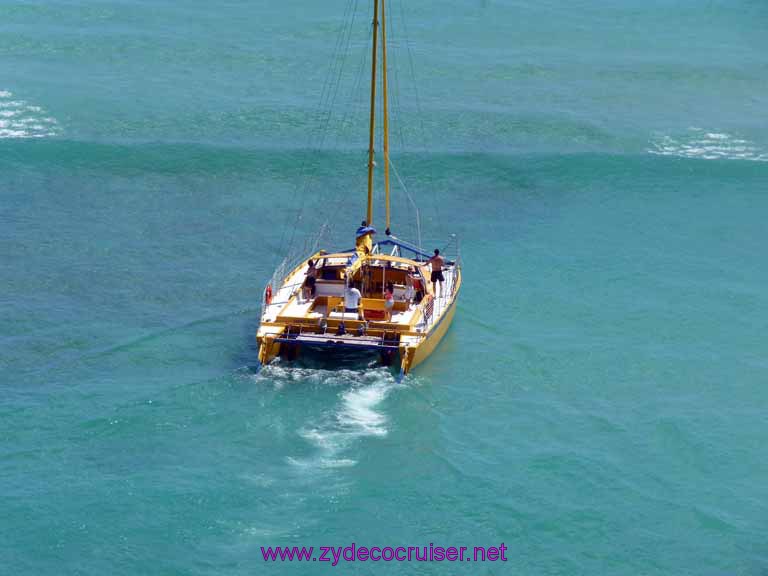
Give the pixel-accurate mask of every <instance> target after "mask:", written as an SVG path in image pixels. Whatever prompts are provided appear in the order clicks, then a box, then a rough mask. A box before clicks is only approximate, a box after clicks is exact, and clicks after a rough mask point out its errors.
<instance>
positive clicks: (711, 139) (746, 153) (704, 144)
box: [647, 128, 768, 162]
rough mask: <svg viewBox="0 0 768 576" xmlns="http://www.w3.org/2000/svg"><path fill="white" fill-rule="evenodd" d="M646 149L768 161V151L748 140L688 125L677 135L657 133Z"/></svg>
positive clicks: (705, 157) (684, 155)
mask: <svg viewBox="0 0 768 576" xmlns="http://www.w3.org/2000/svg"><path fill="white" fill-rule="evenodd" d="M647 151H648V152H649V153H650V154H657V155H660V156H677V157H680V158H700V159H703V160H751V161H757V162H764V161H766V160H768V153H766V152H764V151H762V150H760V149H759V148H758V147H757V146H756V145H755V144H754V143H752V142H750V141H749V140H746V139H744V138H740V137H737V136H733V135H731V134H727V133H725V132H705V131H704V130H702V129H701V128H690V129H689V131H688V133H687V134H683V135H682V136H678V137H672V136H669V135H659V136H657V137H656V138H655V139H654V140H653V141H652V142H651V148H649V149H648V150H647Z"/></svg>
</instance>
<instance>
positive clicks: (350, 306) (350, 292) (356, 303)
mask: <svg viewBox="0 0 768 576" xmlns="http://www.w3.org/2000/svg"><path fill="white" fill-rule="evenodd" d="M362 299H363V295H362V294H360V290H358V289H357V288H355V287H354V286H352V285H351V284H350V285H348V286H347V287H346V288H345V289H344V314H356V315H357V318H358V319H359V320H362V319H363V315H362V314H361V312H360V302H361V301H362Z"/></svg>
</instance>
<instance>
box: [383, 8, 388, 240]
mask: <svg viewBox="0 0 768 576" xmlns="http://www.w3.org/2000/svg"><path fill="white" fill-rule="evenodd" d="M384 5H385V0H381V69H382V72H381V79H382V92H383V94H382V97H383V99H384V106H383V108H384V198H385V200H384V203H385V207H386V220H387V222H386V224H387V235H389V114H388V113H387V15H386V12H385V7H384Z"/></svg>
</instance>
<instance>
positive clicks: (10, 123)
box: [0, 90, 61, 139]
mask: <svg viewBox="0 0 768 576" xmlns="http://www.w3.org/2000/svg"><path fill="white" fill-rule="evenodd" d="M60 132H61V130H60V128H59V123H58V122H57V121H56V119H55V118H51V117H50V116H48V114H46V112H45V111H44V110H43V109H42V108H40V106H32V105H30V104H28V103H27V102H26V101H25V100H14V99H13V94H11V93H10V92H8V91H5V90H0V139H3V138H45V137H48V136H56V135H58V134H59V133H60Z"/></svg>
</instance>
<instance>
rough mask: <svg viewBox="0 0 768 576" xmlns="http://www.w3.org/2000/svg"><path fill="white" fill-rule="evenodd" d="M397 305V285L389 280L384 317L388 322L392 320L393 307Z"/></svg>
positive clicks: (385, 292) (385, 294)
mask: <svg viewBox="0 0 768 576" xmlns="http://www.w3.org/2000/svg"><path fill="white" fill-rule="evenodd" d="M394 307H395V285H394V284H393V283H392V282H387V289H386V290H384V314H385V316H384V318H385V319H386V321H387V322H392V309H393V308H394Z"/></svg>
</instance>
